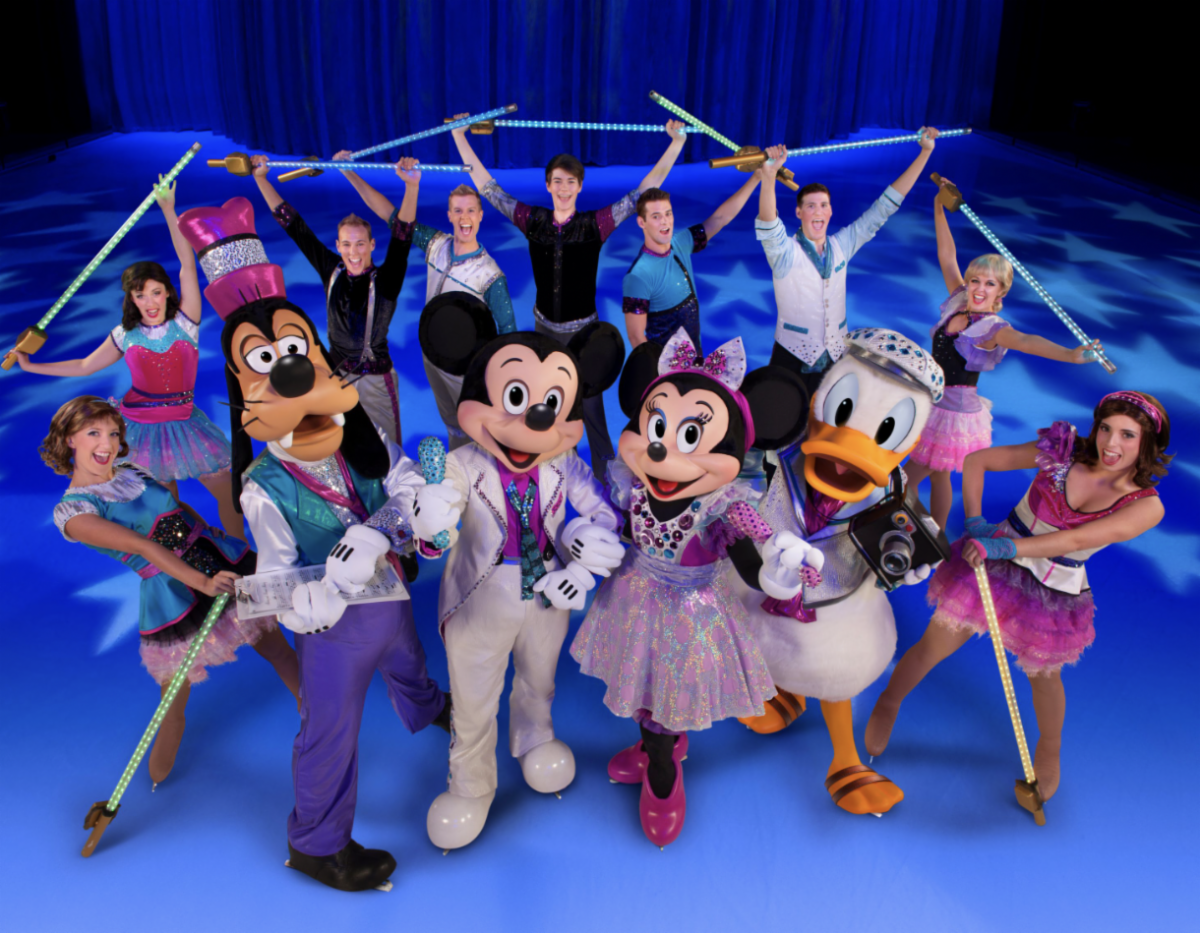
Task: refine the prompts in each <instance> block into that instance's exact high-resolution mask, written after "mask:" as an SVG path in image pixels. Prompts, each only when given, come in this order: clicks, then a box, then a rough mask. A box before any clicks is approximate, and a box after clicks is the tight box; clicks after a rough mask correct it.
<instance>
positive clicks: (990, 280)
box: [904, 179, 1100, 528]
mask: <svg viewBox="0 0 1200 933" xmlns="http://www.w3.org/2000/svg"><path fill="white" fill-rule="evenodd" d="M942 181H943V182H945V183H946V184H949V182H948V181H947V180H946V179H942ZM933 224H934V229H936V230H937V252H938V262H939V263H940V264H941V267H942V275H943V276H944V277H945V279H946V288H947V290H948V291H949V292H950V297H949V298H947V299H946V300H945V301H944V302H943V303H942V305H941V317H940V318H938V322H937V326H936V327H934V328H933V330H931V331H930V336H931V337H932V338H933V358H934V359H935V360H936V361H937V362H938V364H939V365H940V366H941V367H942V370H943V371H944V372H945V374H946V393H945V395H944V396H943V397H942V400H941V401H940V402H938V403H937V404H936V405H934V406H933V412H932V414H930V416H929V423H928V424H927V425H926V426H925V430H923V431H922V432H921V440H920V443H918V444H917V448H916V450H914V451H913V452H912V454H911V455H910V456H909V458H908V463H906V464H905V466H904V472H905V474H906V475H907V477H908V482H909V485H910V486H912V487H913V488H914V489H915V488H916V487H917V486H919V485H920V483H921V481H922V480H923V479H925V477H926V476H928V477H930V480H929V485H930V487H931V488H930V493H929V512H930V514H931V515H932V516H933V520H934V521H936V522H937V523H938V525H939V526H940V527H942V528H945V527H946V519H947V518H948V517H949V515H950V504H951V502H952V501H953V499H954V490H953V488H952V487H951V485H950V473H951V471H954V472H956V473H961V472H962V469H963V458H964V457H966V455H967V454H969V453H973V452H974V451H976V450H982V449H983V448H985V447H990V446H991V445H992V413H991V412H990V411H989V410H988V409H989V408H990V407H991V403H990V402H988V401H987V399H984V398H981V397H980V396H979V395H978V394H977V393H976V391H975V386H976V384H977V383H978V382H979V374H980V373H983V372H988V371H990V370H992V369H994V368H995V367H996V364H997V363H999V362H1000V360H1002V359H1003V358H1004V354H1005V353H1006V352H1007V351H1009V350H1019V351H1020V352H1021V353H1030V354H1032V355H1034V356H1044V357H1045V358H1046V359H1049V360H1058V361H1059V362H1062V363H1088V362H1091V361H1092V360H1094V359H1095V356H1094V355H1091V354H1090V352H1089V351H1092V350H1095V349H1097V348H1099V347H1100V341H1098V340H1097V341H1096V342H1095V343H1093V344H1090V345H1085V346H1081V347H1076V348H1075V349H1073V350H1072V349H1069V348H1067V347H1061V346H1059V345H1058V344H1056V343H1051V342H1050V341H1049V340H1047V339H1045V338H1044V337H1038V336H1036V335H1035V334H1023V333H1021V332H1020V331H1018V330H1016V329H1014V328H1013V327H1012V325H1010V324H1009V323H1008V322H1007V321H1005V320H1004V319H1003V318H1001V317H1000V308H1001V306H1002V300H1003V298H1004V296H1005V295H1007V294H1008V290H1009V289H1010V288H1011V287H1012V281H1013V268H1012V265H1011V264H1010V263H1009V261H1008V260H1007V259H1005V258H1004V257H1003V256H998V255H996V254H995V253H987V254H985V255H983V256H977V257H976V258H975V259H972V260H971V262H970V264H969V265H968V266H967V271H966V272H965V273H961V272H959V269H958V256H957V254H956V252H955V249H954V237H953V235H952V234H951V233H950V224H949V223H948V222H947V221H946V209H945V208H944V207H943V206H942V204H941V202H940V201H937V200H935V201H934V202H933Z"/></svg>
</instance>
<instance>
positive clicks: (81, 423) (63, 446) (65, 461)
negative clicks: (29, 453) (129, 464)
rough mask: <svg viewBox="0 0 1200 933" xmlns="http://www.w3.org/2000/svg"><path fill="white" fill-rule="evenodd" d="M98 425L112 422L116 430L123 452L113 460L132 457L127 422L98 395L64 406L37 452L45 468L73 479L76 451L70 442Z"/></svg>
mask: <svg viewBox="0 0 1200 933" xmlns="http://www.w3.org/2000/svg"><path fill="white" fill-rule="evenodd" d="M95 421H111V422H113V423H114V424H115V425H116V426H117V431H118V432H119V433H120V438H121V449H120V450H119V451H117V456H116V458H114V459H120V458H121V457H124V456H125V455H126V454H128V453H129V444H127V443H126V442H125V419H124V418H122V417H121V413H120V412H119V411H117V409H116V408H114V407H113V406H112V405H110V404H109V403H108V402H106V401H105V400H104V399H102V398H100V397H99V396H97V395H81V396H79V398H73V399H71V401H69V402H67V403H66V404H65V405H63V407H62V408H60V409H59V410H58V411H56V412H55V413H54V417H53V418H51V419H50V433H49V434H47V435H46V439H45V440H43V441H42V446H41V447H39V448H38V453H39V454H41V455H42V460H43V461H45V463H46V466H48V467H50V469H52V470H53V471H54V472H55V473H57V474H59V475H60V476H70V475H71V474H72V473H73V472H74V470H75V451H74V450H73V449H72V448H71V447H70V446H68V444H67V438H69V437H71V436H72V435H74V434H78V433H79V432H80V431H82V430H83V429H84V428H86V427H87V426H88V425H89V424H92V423H93V422H95Z"/></svg>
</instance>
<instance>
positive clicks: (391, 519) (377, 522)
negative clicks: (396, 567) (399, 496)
mask: <svg viewBox="0 0 1200 933" xmlns="http://www.w3.org/2000/svg"><path fill="white" fill-rule="evenodd" d="M363 524H364V525H366V526H367V527H368V528H374V529H375V530H376V531H380V532H382V533H383V534H385V535H387V538H388V540H389V541H391V542H392V550H393V551H395V552H396V553H398V554H402V553H404V552H405V551H406V550H411V549H412V545H413V535H412V529H411V528H409V527H408V523H407V522H405V521H404V517H403V516H402V515H401V514H400V510H399V509H398V508H394V507H393V506H390V505H385V506H384V507H383V508H381V509H379V510H378V511H377V512H376V513H375V514H374V515H372V516H371V517H370V518H368V519H367V520H366V521H365V522H363Z"/></svg>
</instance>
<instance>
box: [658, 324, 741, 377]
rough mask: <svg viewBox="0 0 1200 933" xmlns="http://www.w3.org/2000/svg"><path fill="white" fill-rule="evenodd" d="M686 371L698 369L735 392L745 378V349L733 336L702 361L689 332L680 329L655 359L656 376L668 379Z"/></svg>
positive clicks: (739, 339) (738, 338) (737, 338)
mask: <svg viewBox="0 0 1200 933" xmlns="http://www.w3.org/2000/svg"><path fill="white" fill-rule="evenodd" d="M688 370H699V371H701V372H703V373H704V374H705V375H708V376H711V377H712V378H713V379H716V380H717V382H719V383H721V385H723V386H725V388H727V389H729V390H730V391H731V392H736V391H738V389H739V388H740V387H741V385H742V380H743V379H745V378H746V347H745V345H744V344H743V343H742V338H741V337H734V338H733V339H732V340H730V341H729V342H728V343H723V344H721V346H719V347H717V349H715V350H713V351H712V353H710V354H708V356H706V357H704V358H703V359H701V357H700V354H699V352H698V351H697V350H696V346H695V344H693V343H692V339H691V338H690V337H689V336H688V332H687V331H686V330H685V329H684V328H682V327H681V328H679V330H677V331H675V333H674V334H672V335H671V339H670V340H668V341H667V345H666V346H665V347H663V351H662V355H661V356H660V357H659V358H658V374H659V375H660V376H668V375H670V374H671V373H681V372H687V371H688Z"/></svg>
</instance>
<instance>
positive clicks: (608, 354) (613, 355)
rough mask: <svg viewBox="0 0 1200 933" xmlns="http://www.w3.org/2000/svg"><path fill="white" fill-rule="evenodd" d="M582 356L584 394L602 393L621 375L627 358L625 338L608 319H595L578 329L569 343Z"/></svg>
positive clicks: (594, 394) (568, 346) (580, 378)
mask: <svg viewBox="0 0 1200 933" xmlns="http://www.w3.org/2000/svg"><path fill="white" fill-rule="evenodd" d="M567 349H569V350H570V351H571V352H572V353H574V354H575V358H576V359H577V360H579V382H580V385H581V386H582V391H583V397H584V398H591V397H593V396H596V395H599V394H600V393H601V392H603V391H604V390H605V389H607V388H608V387H609V386H611V385H612V384H613V383H614V382H616V381H617V376H619V375H621V363H622V362H624V360H625V338H624V337H622V336H621V332H620V331H619V330H617V329H616V328H615V327H613V325H611V324H609V323H608V322H607V321H596V322H594V323H592V324H588V325H587V326H586V327H583V328H581V329H580V330H579V332H578V333H577V334H575V336H574V337H572V338H571V340H570V342H569V343H568V344H567Z"/></svg>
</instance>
